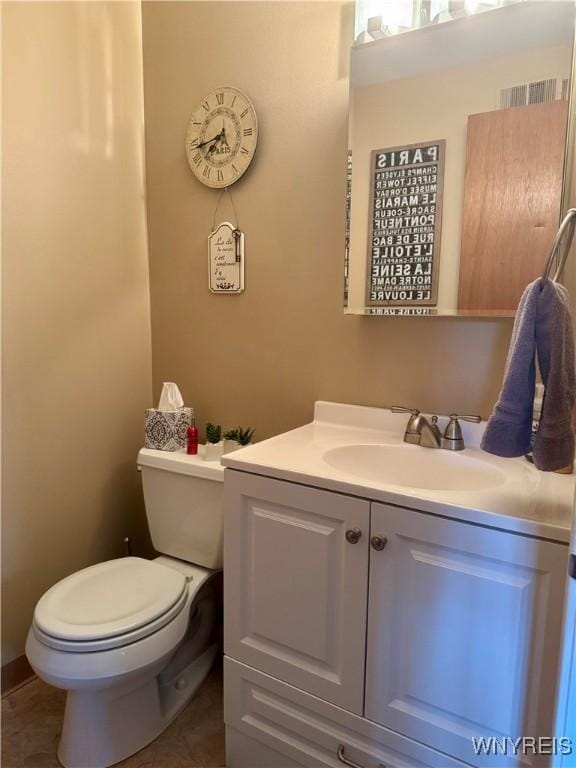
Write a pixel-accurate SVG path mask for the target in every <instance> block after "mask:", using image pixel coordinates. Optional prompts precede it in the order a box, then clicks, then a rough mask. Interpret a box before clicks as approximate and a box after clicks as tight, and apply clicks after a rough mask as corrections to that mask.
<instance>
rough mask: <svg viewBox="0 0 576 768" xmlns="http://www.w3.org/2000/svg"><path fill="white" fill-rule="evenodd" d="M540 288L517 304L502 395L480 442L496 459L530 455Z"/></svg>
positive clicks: (537, 284)
mask: <svg viewBox="0 0 576 768" xmlns="http://www.w3.org/2000/svg"><path fill="white" fill-rule="evenodd" d="M540 287H541V286H540V280H539V279H538V280H536V281H535V282H533V283H530V285H528V286H527V287H526V289H525V290H524V293H523V294H522V298H521V299H520V303H519V304H518V310H517V312H516V320H515V322H514V330H513V331H512V339H511V341H510V349H509V350H508V357H507V359H506V368H505V370H504V382H503V384H502V391H501V392H500V397H499V398H498V402H497V403H496V406H495V408H494V412H493V414H492V416H490V418H489V420H488V424H487V425H486V430H485V432H484V436H483V438H482V448H483V449H484V450H485V451H487V452H488V453H495V454H496V455H497V456H506V457H512V456H524V454H526V453H528V452H529V451H530V441H531V437H532V406H533V403H534V388H535V384H536V354H535V353H536V310H537V305H538V297H539V295H540Z"/></svg>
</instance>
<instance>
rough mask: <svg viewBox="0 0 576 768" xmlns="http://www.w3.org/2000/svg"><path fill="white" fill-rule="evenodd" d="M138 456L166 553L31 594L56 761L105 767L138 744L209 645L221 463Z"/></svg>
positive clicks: (183, 700) (180, 703)
mask: <svg viewBox="0 0 576 768" xmlns="http://www.w3.org/2000/svg"><path fill="white" fill-rule="evenodd" d="M158 454H160V455H158ZM138 463H139V466H140V468H141V469H142V479H143V486H144V497H145V502H146V512H147V516H148V520H149V524H150V530H151V534H152V539H153V543H154V544H155V546H156V548H157V549H159V550H160V544H161V546H162V549H161V550H160V551H163V552H165V553H167V554H168V556H167V555H163V556H160V557H158V558H156V559H155V560H144V559H142V558H138V557H125V558H120V559H118V560H110V561H107V562H104V563H99V564H97V565H93V566H90V567H88V568H85V569H83V570H81V571H78V572H77V573H74V574H72V575H71V576H68V577H66V578H65V579H63V580H62V581H60V582H58V583H57V584H55V585H54V586H53V587H52V588H51V589H49V590H48V591H47V592H46V593H45V594H44V596H43V597H42V598H41V599H40V601H39V602H38V604H37V606H36V609H35V611H34V618H33V622H32V626H31V628H30V631H29V633H28V638H27V641H26V655H27V657H28V660H29V661H30V664H31V665H32V668H33V669H34V671H35V672H36V674H37V675H38V677H40V678H41V679H43V680H45V681H46V682H47V683H49V684H51V685H54V686H56V687H58V688H63V689H64V690H66V691H67V692H68V695H67V698H66V710H65V714H64V724H63V728H62V737H61V741H60V745H59V749H58V757H59V760H60V762H61V763H62V764H63V765H64V766H65V768H107V766H110V765H113V764H114V763H117V762H119V761H120V760H123V759H125V758H126V757H128V756H129V755H131V754H134V752H137V751H138V750H139V749H142V747H144V746H146V744H148V743H149V742H150V741H152V740H153V739H155V738H156V737H157V736H158V735H159V734H160V733H161V732H162V731H163V730H164V729H165V728H166V727H167V726H168V725H169V724H170V722H172V720H173V719H174V718H175V717H176V715H178V713H179V712H180V711H181V710H182V708H183V707H184V706H185V705H186V704H187V702H188V701H189V700H190V699H191V697H192V696H193V695H194V693H195V692H196V690H197V689H198V686H199V685H200V684H201V682H202V681H203V680H204V678H205V677H206V675H207V674H208V672H209V671H210V668H211V666H212V663H213V661H214V659H215V658H216V656H217V655H218V653H219V648H220V645H219V638H218V634H219V632H218V630H219V620H218V619H219V617H218V613H219V606H220V600H219V593H220V588H221V585H220V581H221V578H220V577H221V574H220V571H219V568H220V567H221V562H222V481H223V468H222V467H221V466H220V465H219V464H212V466H205V465H206V464H207V463H205V462H202V459H201V458H198V457H188V456H186V455H185V454H180V453H178V454H164V455H162V452H160V451H152V450H144V449H143V450H142V451H141V452H140V454H139V457H138ZM159 542H160V544H159ZM183 555H184V556H185V555H188V557H186V559H181V558H182V557H183ZM192 556H193V557H194V558H195V561H192Z"/></svg>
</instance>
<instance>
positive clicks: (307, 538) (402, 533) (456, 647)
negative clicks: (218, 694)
mask: <svg viewBox="0 0 576 768" xmlns="http://www.w3.org/2000/svg"><path fill="white" fill-rule="evenodd" d="M374 537H376V538H374ZM371 539H372V541H373V544H375V545H376V546H377V547H379V548H375V547H374V546H373V545H371ZM224 541H225V545H224V562H225V565H224V583H225V653H226V655H227V657H228V659H227V661H226V677H225V681H226V682H225V686H226V688H225V701H226V704H225V708H226V724H227V733H228V736H227V738H228V763H227V764H228V766H229V768H291V767H292V766H297V765H302V766H315V765H319V766H320V765H325V766H326V765H327V766H333V767H334V768H335V767H336V766H338V765H342V764H343V762H344V761H343V760H342V759H341V758H342V757H344V759H345V760H348V764H349V765H352V764H355V765H360V766H367V767H368V768H376V766H379V765H380V766H386V768H396V767H398V768H408V766H413V767H414V766H421V767H422V768H423V767H424V766H426V767H428V768H448V767H449V766H457V765H464V764H467V765H473V766H492V767H494V768H503V767H504V766H531V765H534V766H536V765H548V763H547V762H546V760H547V759H542V758H536V757H532V756H530V755H528V756H521V755H520V756H514V755H513V754H508V755H506V756H503V755H502V754H499V755H491V756H490V755H488V756H487V755H483V756H482V755H480V756H479V755H476V754H475V752H474V749H473V743H472V737H476V738H481V737H484V738H489V737H496V738H497V739H500V740H502V739H505V738H506V737H509V738H511V739H516V738H518V737H520V736H542V735H551V734H552V733H553V723H552V715H553V709H554V700H555V695H556V691H555V680H556V672H557V666H558V657H559V638H560V625H561V620H562V601H563V593H564V582H565V568H566V561H567V554H568V548H567V546H565V545H564V544H560V543H555V542H552V541H546V540H542V539H538V538H536V537H531V536H525V535H517V534H514V533H508V532H506V531H502V530H497V529H495V528H489V527H485V526H479V525H473V524H470V523H466V522H461V521H458V520H452V519H448V518H447V517H442V516H436V515H432V514H428V513H424V512H418V511H415V510H411V509H407V508H404V507H398V506H392V505H387V504H381V503H375V502H370V501H369V500H366V499H362V498H356V497H353V496H347V495H344V494H341V493H332V492H330V491H325V490H317V489H315V488H311V487H308V486H304V485H299V484H296V483H291V482H286V481H283V480H275V479H270V478H267V477H262V476H259V475H254V474H250V473H247V472H239V471H235V470H230V469H227V470H226V482H225V534H224ZM382 544H384V546H383V547H382ZM242 691H243V692H244V693H242ZM251 745H252V746H251ZM340 746H341V747H343V748H344V752H343V753H342V755H341V758H338V756H337V751H338V748H339V747H340ZM508 750H509V752H511V751H512V750H511V749H510V745H508ZM274 755H276V757H274ZM350 755H352V756H353V757H350ZM350 761H351V762H350ZM260 763H261V764H260Z"/></svg>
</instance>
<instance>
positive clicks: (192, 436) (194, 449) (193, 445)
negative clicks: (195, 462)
mask: <svg viewBox="0 0 576 768" xmlns="http://www.w3.org/2000/svg"><path fill="white" fill-rule="evenodd" d="M186 453H188V454H190V456H195V455H196V454H197V453H198V429H197V427H196V419H195V418H194V416H193V417H192V426H191V427H188V429H187V431H186Z"/></svg>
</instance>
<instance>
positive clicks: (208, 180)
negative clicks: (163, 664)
mask: <svg viewBox="0 0 576 768" xmlns="http://www.w3.org/2000/svg"><path fill="white" fill-rule="evenodd" d="M257 139H258V121H257V119H256V112H255V110H254V107H253V105H252V102H251V101H250V99H249V98H248V97H247V96H246V94H245V93H242V91H240V90H238V88H231V87H230V86H225V87H223V88H217V89H216V90H215V91H212V93H209V94H208V96H206V98H205V99H203V100H202V102H201V103H200V104H199V106H198V107H197V108H196V109H195V110H194V112H193V113H192V117H191V118H190V122H189V123H188V131H187V134H186V154H187V156H188V162H189V163H190V168H191V169H192V173H193V174H194V175H195V176H196V178H197V179H198V180H199V181H201V182H202V183H203V184H205V185H206V186H208V187H215V188H220V187H229V186H230V185H231V184H233V183H234V182H235V181H238V179H239V178H240V176H242V174H243V173H244V172H245V171H246V169H247V168H248V166H249V165H250V163H251V162H252V158H253V157H254V152H255V151H256V141H257Z"/></svg>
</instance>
